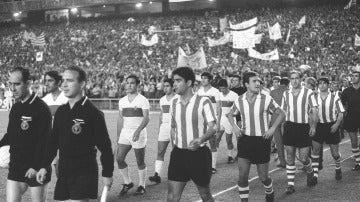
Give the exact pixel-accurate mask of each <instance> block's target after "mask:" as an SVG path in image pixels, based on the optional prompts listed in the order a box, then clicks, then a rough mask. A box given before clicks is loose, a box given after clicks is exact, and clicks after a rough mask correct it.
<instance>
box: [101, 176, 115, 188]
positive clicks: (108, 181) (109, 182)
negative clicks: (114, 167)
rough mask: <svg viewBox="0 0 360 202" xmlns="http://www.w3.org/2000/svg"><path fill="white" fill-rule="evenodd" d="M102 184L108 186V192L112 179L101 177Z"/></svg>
mask: <svg viewBox="0 0 360 202" xmlns="http://www.w3.org/2000/svg"><path fill="white" fill-rule="evenodd" d="M103 182H104V185H105V186H108V187H109V190H110V188H111V186H112V183H113V178H112V177H103Z"/></svg>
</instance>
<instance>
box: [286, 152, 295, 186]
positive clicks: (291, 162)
mask: <svg viewBox="0 0 360 202" xmlns="http://www.w3.org/2000/svg"><path fill="white" fill-rule="evenodd" d="M285 149H286V176H287V179H288V186H294V185H295V172H296V166H295V155H296V148H295V147H293V146H285Z"/></svg>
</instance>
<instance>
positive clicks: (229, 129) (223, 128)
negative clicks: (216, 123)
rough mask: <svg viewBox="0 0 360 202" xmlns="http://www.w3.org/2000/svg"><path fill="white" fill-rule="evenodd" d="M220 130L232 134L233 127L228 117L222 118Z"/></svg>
mask: <svg viewBox="0 0 360 202" xmlns="http://www.w3.org/2000/svg"><path fill="white" fill-rule="evenodd" d="M234 120H235V119H234ZM235 122H236V120H235ZM220 130H221V131H225V133H226V134H232V126H231V124H230V122H229V120H228V118H227V117H221V120H220Z"/></svg>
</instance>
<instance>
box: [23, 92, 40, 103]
mask: <svg viewBox="0 0 360 202" xmlns="http://www.w3.org/2000/svg"><path fill="white" fill-rule="evenodd" d="M36 97H37V96H36V94H35V93H32V94H31V95H30V97H29V98H28V99H27V100H26V101H25V102H21V103H22V104H29V105H31V104H32V103H33V102H34V100H35V99H36Z"/></svg>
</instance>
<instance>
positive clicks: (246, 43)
mask: <svg viewBox="0 0 360 202" xmlns="http://www.w3.org/2000/svg"><path fill="white" fill-rule="evenodd" d="M232 38H233V48H235V49H247V48H253V47H255V27H251V28H250V29H247V30H244V31H232Z"/></svg>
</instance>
